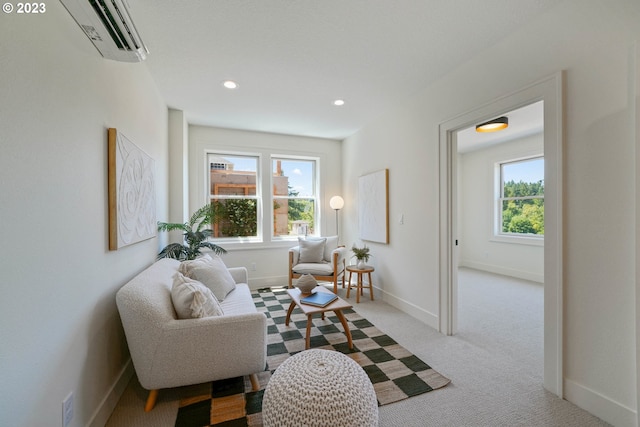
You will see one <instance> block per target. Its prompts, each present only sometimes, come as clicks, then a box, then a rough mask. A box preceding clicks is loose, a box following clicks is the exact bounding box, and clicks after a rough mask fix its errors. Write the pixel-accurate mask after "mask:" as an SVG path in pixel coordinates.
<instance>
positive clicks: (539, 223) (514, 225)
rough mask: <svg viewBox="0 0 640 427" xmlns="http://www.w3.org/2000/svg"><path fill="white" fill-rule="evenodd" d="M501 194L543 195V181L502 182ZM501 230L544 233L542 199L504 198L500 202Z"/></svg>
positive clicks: (511, 195) (519, 195)
mask: <svg viewBox="0 0 640 427" xmlns="http://www.w3.org/2000/svg"><path fill="white" fill-rule="evenodd" d="M503 194H504V197H505V198H508V197H530V196H544V183H543V182H542V181H538V182H523V181H520V182H514V181H508V182H505V183H504V190H503ZM502 232H504V233H518V234H538V235H544V199H543V198H536V199H516V200H505V201H503V203H502Z"/></svg>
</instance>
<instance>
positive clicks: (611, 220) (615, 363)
mask: <svg viewBox="0 0 640 427" xmlns="http://www.w3.org/2000/svg"><path fill="white" fill-rule="evenodd" d="M638 22H640V11H639V6H638V3H637V2H634V1H631V0H618V1H616V2H610V1H606V2H605V1H598V0H567V1H565V2H562V3H560V4H559V5H558V6H557V7H555V8H553V9H551V10H550V11H549V12H548V13H546V14H545V15H543V16H541V17H540V18H539V19H538V20H537V21H535V22H533V23H531V24H529V25H526V26H523V27H522V28H520V29H519V31H517V32H516V33H514V34H512V35H510V36H508V37H506V38H505V39H503V40H501V41H499V42H498V43H496V44H495V46H493V47H492V48H491V49H490V50H487V51H484V52H481V53H480V54H479V55H478V56H477V57H475V58H472V59H470V60H469V61H468V62H467V63H465V64H462V65H461V66H460V67H459V68H457V69H456V70H455V71H453V72H451V73H449V74H448V75H446V76H445V77H444V78H442V79H441V80H440V81H438V82H436V83H434V84H432V85H430V86H429V87H426V88H423V89H419V88H416V93H417V94H416V96H415V98H414V99H413V100H411V101H410V102H408V103H407V104H406V105H403V106H396V107H393V108H390V110H389V111H388V112H387V113H386V114H384V115H383V116H381V117H379V118H377V119H376V120H375V121H372V122H371V123H370V124H369V125H367V126H365V127H364V128H363V129H361V130H360V131H359V132H358V133H357V134H355V135H353V136H352V137H350V138H348V139H347V140H346V141H345V143H344V148H343V162H344V164H345V165H349V168H346V169H345V173H344V192H345V195H346V196H347V197H348V198H356V197H357V179H358V176H360V175H362V174H363V173H366V172H369V171H372V170H378V169H382V168H389V170H390V215H391V230H390V232H391V234H390V244H389V245H381V244H371V245H370V246H371V248H372V253H373V256H374V257H373V258H372V260H373V262H374V263H375V266H376V272H375V277H374V282H377V283H378V284H379V285H380V286H381V287H382V289H383V291H384V294H383V295H384V298H385V299H386V300H387V301H389V302H391V303H393V304H395V305H397V306H399V307H401V308H403V309H404V310H406V311H407V312H409V313H411V314H413V315H414V316H416V317H418V318H420V319H423V320H424V321H425V322H427V323H428V324H431V325H437V320H438V313H439V307H438V301H439V291H438V280H439V279H438V278H439V271H438V266H439V260H438V257H439V252H438V245H439V242H438V236H439V230H438V224H439V219H438V212H439V198H438V167H439V153H438V126H439V124H441V123H444V122H445V121H447V120H449V119H451V118H452V117H456V116H459V115H461V114H463V113H465V112H467V111H470V110H472V109H474V108H477V107H478V106H480V105H484V104H486V103H488V102H491V101H493V100H495V99H497V98H498V97H501V96H504V95H506V94H509V93H512V92H514V91H516V90H519V89H521V88H523V87H524V86H526V85H528V84H531V83H532V82H535V81H538V80H539V79H541V78H544V77H547V76H549V75H551V74H553V73H556V72H558V71H560V70H566V91H565V135H564V137H565V139H564V155H565V164H564V171H565V175H564V177H563V179H564V200H563V203H564V216H565V217H564V237H563V241H564V283H563V286H564V292H563V306H564V307H563V309H564V328H563V331H564V342H563V343H562V345H563V349H564V378H565V383H564V385H565V390H564V391H565V396H566V397H567V399H569V400H571V401H573V402H575V403H577V404H578V405H580V406H582V407H584V408H585V409H587V410H589V411H591V412H593V413H595V414H596V415H598V416H600V417H602V418H604V419H605V420H607V421H609V422H611V423H613V424H615V425H621V426H622V425H635V424H636V422H637V421H636V419H637V418H636V417H637V415H636V401H637V399H636V361H635V359H636V357H637V355H636V352H635V344H634V343H635V338H636V330H635V329H636V326H635V325H636V313H635V293H634V292H635V288H636V284H635V281H634V278H635V271H636V265H635V251H634V249H635V240H634V233H633V232H632V230H634V226H635V216H634V209H635V200H636V193H635V187H634V186H633V185H631V183H632V182H633V179H634V177H635V164H634V149H635V141H634V139H633V137H632V133H631V130H632V129H633V128H634V126H635V123H633V122H634V120H635V116H634V115H633V111H635V110H634V109H633V107H634V104H635V103H634V102H633V101H634V100H635V97H636V93H635V88H634V87H633V84H632V82H634V81H635V79H636V76H637V73H638V71H637V69H635V68H634V64H633V62H632V59H635V57H634V55H633V54H632V53H633V52H635V51H634V43H635V41H636V40H637V39H638V38H639V37H640V29H639V28H638ZM363 152H366V153H367V158H366V161H363V159H362V155H361V153H363ZM625 183H629V184H628V185H626V184H625ZM353 206H354V204H352V205H351V206H347V207H346V208H345V212H344V213H345V215H344V218H348V220H347V221H345V230H346V235H347V240H348V241H349V240H353V239H355V238H356V237H357V230H358V224H357V218H358V215H357V211H356V210H354V208H353ZM401 213H404V214H405V221H404V225H401V224H399V223H398V221H397V219H398V217H399V215H400V214H401Z"/></svg>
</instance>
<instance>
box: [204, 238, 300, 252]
mask: <svg viewBox="0 0 640 427" xmlns="http://www.w3.org/2000/svg"><path fill="white" fill-rule="evenodd" d="M210 242H211V243H214V244H216V245H218V246H221V247H223V248H224V249H226V250H227V251H229V252H235V251H251V250H261V249H281V248H292V247H294V246H296V245H297V244H298V238H297V237H296V238H295V239H278V240H272V241H269V242H265V241H262V240H245V241H238V240H226V241H225V240H217V241H213V240H210Z"/></svg>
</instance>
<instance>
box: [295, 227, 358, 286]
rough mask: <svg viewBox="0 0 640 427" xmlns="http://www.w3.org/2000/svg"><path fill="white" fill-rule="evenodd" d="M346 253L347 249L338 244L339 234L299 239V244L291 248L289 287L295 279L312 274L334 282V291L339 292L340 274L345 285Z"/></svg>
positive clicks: (317, 277)
mask: <svg viewBox="0 0 640 427" xmlns="http://www.w3.org/2000/svg"><path fill="white" fill-rule="evenodd" d="M346 254H347V249H346V248H345V247H344V246H338V236H333V237H321V238H319V237H307V238H306V239H303V238H300V239H298V246H294V247H293V248H291V249H289V287H290V288H291V287H293V279H297V278H299V277H300V276H302V275H303V274H311V275H312V276H313V277H315V278H316V280H320V281H328V282H332V283H333V292H334V293H338V279H339V277H340V275H342V287H344V273H345V265H346V262H345V257H346Z"/></svg>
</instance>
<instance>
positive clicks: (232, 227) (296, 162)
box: [207, 152, 318, 241]
mask: <svg viewBox="0 0 640 427" xmlns="http://www.w3.org/2000/svg"><path fill="white" fill-rule="evenodd" d="M269 161H270V162H271V165H270V166H269V163H268V162H269ZM262 162H265V163H262ZM317 162H318V160H317V159H315V158H307V157H289V156H282V155H280V156H271V157H267V156H260V155H248V154H247V155H244V154H237V153H234V154H225V153H222V152H218V153H208V154H207V180H208V198H209V201H210V203H212V204H213V205H214V209H215V221H214V223H213V224H212V229H213V238H214V239H225V240H228V241H229V240H231V241H232V240H238V241H265V240H269V239H268V238H267V236H268V234H267V233H269V232H271V236H272V240H284V239H287V238H294V237H297V236H299V235H303V236H305V235H309V234H315V233H316V231H317V230H318V222H317V221H318V219H317V215H316V213H317V206H318V200H317V194H318V189H317V187H318V181H317V172H316V171H317ZM261 165H262V167H260V166H261ZM269 174H271V175H269ZM268 206H272V215H271V214H270V213H269V208H268ZM263 210H264V212H263ZM263 230H264V232H263ZM268 230H270V231H268Z"/></svg>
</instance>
